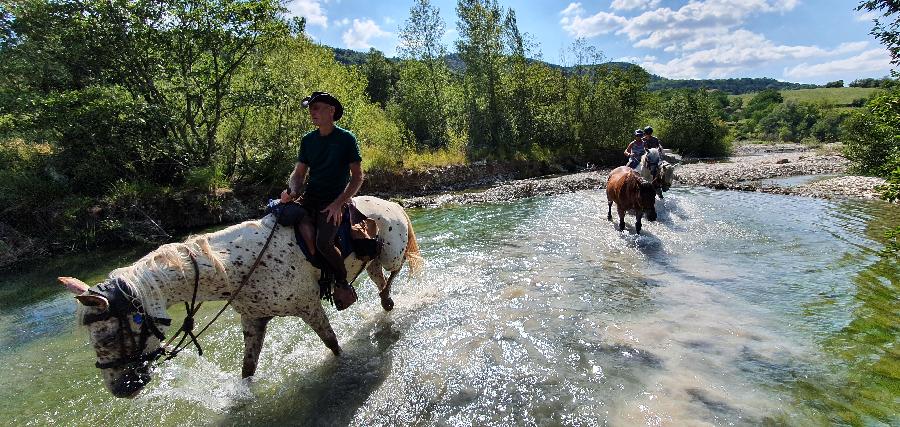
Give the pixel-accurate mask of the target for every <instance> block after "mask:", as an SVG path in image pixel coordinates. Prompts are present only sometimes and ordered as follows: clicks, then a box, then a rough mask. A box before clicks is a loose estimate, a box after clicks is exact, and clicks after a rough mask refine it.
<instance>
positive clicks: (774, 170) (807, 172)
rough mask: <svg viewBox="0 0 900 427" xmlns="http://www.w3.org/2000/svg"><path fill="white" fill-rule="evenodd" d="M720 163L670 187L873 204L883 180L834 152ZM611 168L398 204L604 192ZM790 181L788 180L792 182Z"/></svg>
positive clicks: (700, 163)
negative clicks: (854, 169)
mask: <svg viewBox="0 0 900 427" xmlns="http://www.w3.org/2000/svg"><path fill="white" fill-rule="evenodd" d="M735 151H736V152H737V153H739V155H735V156H732V157H728V158H724V159H713V160H690V159H688V160H686V161H685V162H682V163H681V164H679V165H678V166H677V167H676V169H675V181H674V183H673V185H674V186H701V187H709V188H714V189H719V190H737V191H758V192H765V193H774V194H786V195H795V196H806V197H816V198H822V199H835V198H856V199H876V198H878V192H877V191H876V189H875V188H876V187H877V186H879V185H882V184H884V182H885V181H884V179H882V178H876V177H866V176H854V175H847V173H848V170H849V167H850V162H849V161H848V160H847V159H846V158H844V157H843V156H841V155H840V154H838V153H837V152H835V151H834V150H824V151H822V152H817V151H814V150H811V149H808V148H806V147H803V146H801V145H797V144H778V145H775V146H770V145H760V146H749V147H748V146H742V147H738V148H737V149H736V150H735ZM610 171H611V168H602V169H594V170H586V171H583V172H578V173H573V174H567V175H560V176H549V177H537V178H529V179H520V180H511V181H504V182H499V183H497V184H496V185H493V186H490V187H487V188H483V189H481V190H480V191H469V192H459V193H448V194H435V195H427V196H419V197H409V198H404V199H402V200H401V203H402V204H403V205H404V206H407V207H420V208H421V207H436V206H444V205H466V204H473V203H495V202H504V201H510V200H515V199H520V198H524V197H532V196H550V195H554V194H562V193H567V192H572V191H579V190H591V189H599V188H605V186H606V177H607V176H608V175H609V172H610ZM792 178H793V179H792Z"/></svg>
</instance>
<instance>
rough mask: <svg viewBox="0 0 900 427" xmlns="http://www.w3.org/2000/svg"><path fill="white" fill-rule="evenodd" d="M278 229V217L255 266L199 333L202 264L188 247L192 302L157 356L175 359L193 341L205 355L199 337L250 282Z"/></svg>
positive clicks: (201, 353) (185, 306)
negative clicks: (196, 321) (197, 316)
mask: <svg viewBox="0 0 900 427" xmlns="http://www.w3.org/2000/svg"><path fill="white" fill-rule="evenodd" d="M276 229H278V221H277V219H276V221H275V223H274V224H273V225H272V231H270V232H269V236H268V237H267V238H266V243H265V244H264V245H263V247H262V249H261V250H260V251H259V255H257V256H256V260H255V261H254V262H253V266H252V267H250V271H248V272H247V274H246V275H245V276H244V278H243V280H242V281H241V284H240V285H239V286H238V288H237V289H236V290H235V291H234V292H233V293H232V294H231V297H230V298H228V301H226V302H225V305H224V306H222V308H221V309H220V310H219V312H218V313H216V315H215V316H213V318H212V320H210V321H209V323H207V324H206V326H204V327H203V329H201V330H200V332H197V334H194V332H193V331H194V315H195V314H197V311H199V310H200V306H201V305H203V303H202V302H201V303H200V304H196V302H197V290H198V289H199V288H200V266H199V265H198V264H197V257H196V256H195V255H194V252H193V251H191V250H190V249H188V255H189V256H190V258H191V263H192V264H193V265H194V293H193V295H192V296H191V304H190V306H189V305H188V303H187V302H185V303H184V308H185V310H186V311H187V314H185V317H184V322H183V323H182V324H181V328H180V329H178V332H176V333H175V335H172V338H169V340H168V341H167V342H166V344H165V346H162V347H160V348H159V349H158V350H157V351H161V353H160V355H159V356H157V358H159V357H162V356H165V357H166V359H165V360H170V359H173V358H174V357H175V356H177V355H178V353H181V351H182V350H184V349H185V348H186V347H187V346H188V345H189V344H191V343H193V344H194V346H195V347H197V355H199V356H202V355H203V348H202V347H200V342H199V341H197V338H199V337H200V335H203V333H204V332H206V330H207V329H209V327H210V326H212V324H213V323H214V322H215V321H216V320H217V319H218V318H219V316H221V315H222V313H224V312H225V309H226V308H228V306H229V305H231V302H232V301H234V299H235V298H236V297H237V296H238V294H239V293H240V292H241V289H243V288H244V285H246V284H247V283H249V282H250V276H252V275H253V272H254V271H256V267H258V266H259V263H260V262H261V261H262V256H263V254H265V253H266V249H268V248H269V243H270V242H271V241H272V237H273V236H274V235H275V230H276ZM182 333H183V335H182V336H181V340H180V341H178V344H177V345H175V348H174V349H172V350H165V348H166V347H169V345H170V344H172V342H173V341H175V338H176V337H178V335H179V334H182ZM187 338H190V339H191V340H190V341H189V342H188V344H184V341H185V340H186V339H187Z"/></svg>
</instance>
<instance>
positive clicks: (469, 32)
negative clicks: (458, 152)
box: [456, 0, 510, 156]
mask: <svg viewBox="0 0 900 427" xmlns="http://www.w3.org/2000/svg"><path fill="white" fill-rule="evenodd" d="M456 12H457V15H458V16H459V21H458V23H457V28H458V31H459V37H460V38H459V40H457V42H456V47H457V50H458V51H459V55H460V58H461V59H462V60H463V62H464V63H465V66H466V73H465V77H464V91H465V92H464V96H465V100H466V114H467V117H468V119H467V122H468V129H469V140H470V143H471V145H472V146H473V147H474V148H475V149H476V150H481V151H482V152H487V153H496V155H500V156H504V155H505V154H507V151H508V147H505V146H504V145H505V144H506V143H508V142H509V141H510V138H509V137H508V135H509V132H508V126H507V123H506V121H505V120H504V117H503V113H502V108H503V106H502V94H501V90H502V87H501V84H502V82H501V73H502V67H503V63H504V61H505V59H504V57H503V40H502V35H503V25H502V24H503V19H504V18H503V11H502V10H501V9H500V6H499V5H498V3H497V0H459V1H458V2H457V6H456Z"/></svg>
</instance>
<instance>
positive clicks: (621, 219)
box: [610, 205, 625, 231]
mask: <svg viewBox="0 0 900 427" xmlns="http://www.w3.org/2000/svg"><path fill="white" fill-rule="evenodd" d="M616 208H617V209H618V211H619V231H622V230H624V229H625V208H623V207H622V206H619V205H616ZM610 219H612V218H610Z"/></svg>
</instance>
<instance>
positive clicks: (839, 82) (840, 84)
mask: <svg viewBox="0 0 900 427" xmlns="http://www.w3.org/2000/svg"><path fill="white" fill-rule="evenodd" d="M825 87H827V88H834V87H844V81H843V80H836V81H833V82H828V83H825Z"/></svg>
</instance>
